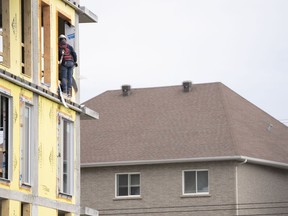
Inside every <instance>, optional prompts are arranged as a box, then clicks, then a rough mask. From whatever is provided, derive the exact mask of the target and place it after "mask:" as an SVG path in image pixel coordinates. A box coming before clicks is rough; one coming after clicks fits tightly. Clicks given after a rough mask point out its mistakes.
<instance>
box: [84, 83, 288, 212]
mask: <svg viewBox="0 0 288 216" xmlns="http://www.w3.org/2000/svg"><path fill="white" fill-rule="evenodd" d="M85 105H87V106H89V107H91V108H92V109H94V110H97V111H99V113H100V120H99V121H97V122H95V121H82V122H81V203H82V204H83V205H85V206H89V207H92V208H96V209H98V210H99V213H100V215H151V216H156V215H161V216H162V215H165V216H172V215H173V216H175V215H180V216H188V215H189V216H190V215H200V216H202V215H203V216H204V215H205V216H209V215H213V216H215V215H221V216H223V215H242V216H243V215H278V214H279V215H283V214H287V215H288V184H287V182H288V170H287V169H288V128H287V126H285V125H284V124H282V123H280V122H279V121H277V120H276V119H275V118H273V117H272V116H270V115H268V114H267V113H265V112H264V111H263V110H261V109H259V108H258V107H256V106H255V105H253V104H252V103H250V102H249V101H247V100H246V99H244V98H243V97H241V96H240V95H238V94H237V93H235V92H234V91H232V90H231V89H229V88H228V87H226V86H225V85H224V84H222V83H207V84H194V85H193V86H192V83H191V82H183V84H182V86H181V85H179V86H169V87H158V88H142V89H131V87H130V86H128V85H127V86H122V90H113V91H107V92H105V93H103V94H101V95H99V96H96V97H94V98H92V99H90V100H88V101H86V102H85Z"/></svg>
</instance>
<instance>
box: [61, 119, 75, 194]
mask: <svg viewBox="0 0 288 216" xmlns="http://www.w3.org/2000/svg"><path fill="white" fill-rule="evenodd" d="M60 118H61V125H60V127H61V129H60V131H61V143H60V144H61V145H60V146H61V147H60V155H61V161H60V178H61V182H60V193H63V194H68V195H72V194H73V182H74V181H73V154H74V151H73V146H74V142H73V140H74V132H73V122H72V121H70V120H68V119H65V118H63V117H60Z"/></svg>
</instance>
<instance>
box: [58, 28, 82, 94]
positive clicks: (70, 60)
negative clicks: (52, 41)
mask: <svg viewBox="0 0 288 216" xmlns="http://www.w3.org/2000/svg"><path fill="white" fill-rule="evenodd" d="M58 52H59V55H58V56H59V65H60V80H61V88H62V91H63V93H64V94H67V95H68V97H71V96H72V77H73V69H74V67H77V66H78V64H77V55H76V52H75V51H74V48H73V47H72V46H71V45H69V44H68V43H67V38H66V36H65V35H63V34H61V35H60V36H59V51H58Z"/></svg>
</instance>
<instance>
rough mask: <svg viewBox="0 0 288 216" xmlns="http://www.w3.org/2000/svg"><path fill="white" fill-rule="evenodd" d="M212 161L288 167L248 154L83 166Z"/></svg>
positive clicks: (87, 164)
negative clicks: (248, 155) (247, 155)
mask: <svg viewBox="0 0 288 216" xmlns="http://www.w3.org/2000/svg"><path fill="white" fill-rule="evenodd" d="M212 161H239V162H241V163H251V164H258V165H263V166H270V167H276V168H281V169H288V164H287V163H281V162H276V161H270V160H264V159H259V158H252V157H246V156H219V157H200V158H181V159H167V160H142V161H141V160H139V161H116V162H98V163H82V164H81V168H90V167H91V168H92V167H112V166H136V165H152V164H171V163H189V162H212Z"/></svg>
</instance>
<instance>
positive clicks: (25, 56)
mask: <svg viewBox="0 0 288 216" xmlns="http://www.w3.org/2000/svg"><path fill="white" fill-rule="evenodd" d="M21 55H22V62H21V68H22V73H23V74H26V75H29V76H30V75H31V0H21Z"/></svg>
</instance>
